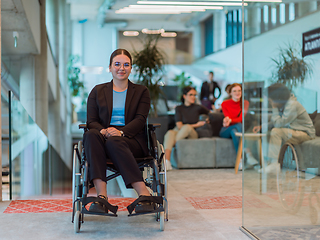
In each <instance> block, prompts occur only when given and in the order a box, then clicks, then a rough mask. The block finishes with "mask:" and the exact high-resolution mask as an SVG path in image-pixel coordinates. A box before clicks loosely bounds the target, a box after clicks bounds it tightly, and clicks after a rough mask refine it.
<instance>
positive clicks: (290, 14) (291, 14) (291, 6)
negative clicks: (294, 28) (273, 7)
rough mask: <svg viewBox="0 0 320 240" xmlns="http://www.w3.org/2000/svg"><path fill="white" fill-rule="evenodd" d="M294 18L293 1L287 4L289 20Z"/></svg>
mask: <svg viewBox="0 0 320 240" xmlns="http://www.w3.org/2000/svg"><path fill="white" fill-rule="evenodd" d="M294 19H295V10H294V3H290V4H289V21H293V20H294Z"/></svg>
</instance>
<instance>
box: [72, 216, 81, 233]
mask: <svg viewBox="0 0 320 240" xmlns="http://www.w3.org/2000/svg"><path fill="white" fill-rule="evenodd" d="M80 227H81V212H80V211H76V213H75V215H74V221H73V228H74V232H75V233H78V232H80Z"/></svg>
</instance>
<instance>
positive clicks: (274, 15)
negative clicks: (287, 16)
mask: <svg viewBox="0 0 320 240" xmlns="http://www.w3.org/2000/svg"><path fill="white" fill-rule="evenodd" d="M271 23H272V24H273V25H276V23H277V9H276V8H275V7H273V8H271Z"/></svg>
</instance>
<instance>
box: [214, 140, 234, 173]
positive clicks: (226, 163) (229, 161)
mask: <svg viewBox="0 0 320 240" xmlns="http://www.w3.org/2000/svg"><path fill="white" fill-rule="evenodd" d="M215 140H216V151H215V155H216V167H217V168H218V167H234V165H235V163H236V150H235V149H234V146H233V142H232V139H231V138H220V137H217V138H215Z"/></svg>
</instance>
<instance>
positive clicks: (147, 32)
mask: <svg viewBox="0 0 320 240" xmlns="http://www.w3.org/2000/svg"><path fill="white" fill-rule="evenodd" d="M141 32H143V33H145V34H160V33H164V29H163V28H161V29H155V30H150V29H148V28H144V29H142V30H141Z"/></svg>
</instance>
